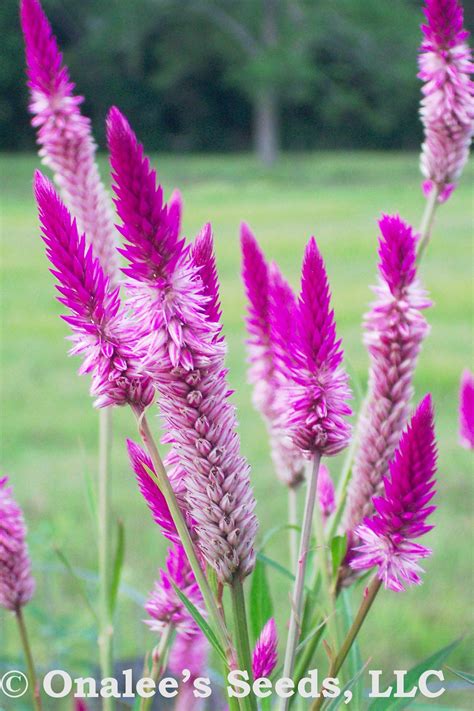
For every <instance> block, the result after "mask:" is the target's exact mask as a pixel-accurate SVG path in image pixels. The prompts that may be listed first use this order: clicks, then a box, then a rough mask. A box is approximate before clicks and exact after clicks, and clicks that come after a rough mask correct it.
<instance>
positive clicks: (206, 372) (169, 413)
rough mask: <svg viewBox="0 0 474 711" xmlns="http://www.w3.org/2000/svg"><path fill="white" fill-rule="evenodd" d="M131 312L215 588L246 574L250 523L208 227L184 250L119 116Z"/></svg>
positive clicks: (112, 119) (115, 115)
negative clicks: (217, 583) (216, 582)
mask: <svg viewBox="0 0 474 711" xmlns="http://www.w3.org/2000/svg"><path fill="white" fill-rule="evenodd" d="M107 124H108V139H109V145H110V149H111V164H112V167H113V171H114V176H113V177H114V181H115V185H114V190H115V192H116V194H117V200H116V204H117V210H118V213H119V215H120V216H121V218H122V221H123V226H122V227H121V228H120V229H121V232H122V234H123V235H124V237H125V240H126V246H125V248H124V250H123V253H124V255H125V256H126V257H127V259H128V261H129V266H128V267H127V269H125V270H124V271H125V273H126V275H127V284H126V287H127V291H128V293H129V295H130V301H129V303H130V305H131V307H132V309H133V310H134V312H135V314H136V316H137V318H138V320H139V322H140V324H141V326H142V327H143V329H145V328H147V329H148V330H147V332H146V333H145V336H144V338H143V339H142V340H141V348H142V349H143V350H144V351H146V354H147V356H146V370H147V372H148V373H149V374H150V376H151V377H152V379H153V381H154V383H155V385H156V387H157V389H158V391H159V394H160V405H161V411H162V414H163V416H164V420H165V430H166V434H165V441H166V442H169V443H171V444H172V445H173V456H174V457H175V458H176V459H177V461H178V462H179V466H180V469H181V470H182V472H183V474H184V483H185V486H186V491H187V493H186V498H187V502H188V509H189V512H190V514H191V517H192V519H193V520H194V521H195V524H196V525H195V532H196V535H197V539H198V542H199V547H200V549H201V551H202V553H203V555H204V557H205V558H206V560H207V561H208V562H209V563H210V564H211V565H212V566H214V568H215V569H216V571H217V573H218V575H219V578H220V580H221V581H225V582H230V581H231V580H232V578H233V577H234V576H235V575H238V576H240V577H244V576H246V575H248V574H249V573H250V572H251V570H252V568H253V565H254V560H255V553H254V548H253V542H254V538H255V533H256V528H257V522H256V518H255V515H254V513H253V510H254V506H255V500H254V497H253V494H252V490H251V488H250V482H249V476H248V465H247V463H246V462H245V460H244V459H243V458H242V457H241V456H240V452H239V447H240V443H239V438H238V435H237V432H236V419H235V412H234V408H233V407H232V406H231V404H230V402H229V395H230V394H231V392H230V390H229V386H228V384H227V381H226V373H227V371H226V369H225V363H224V357H225V343H224V341H223V338H222V336H221V327H220V324H219V322H218V321H215V320H214V319H216V318H217V316H218V314H219V312H220V307H219V303H218V296H217V293H216V291H217V281H216V274H215V264H214V256H213V252H212V239H211V236H210V228H205V229H204V230H203V232H202V233H201V235H199V236H198V237H197V238H196V241H195V243H194V245H193V247H192V249H191V250H190V249H189V248H188V247H186V246H185V244H184V241H183V240H182V239H180V238H179V236H178V231H177V225H176V223H175V221H173V220H172V219H171V218H170V210H169V208H168V207H167V206H166V205H164V204H163V198H162V190H161V188H160V187H157V181H156V174H155V172H154V171H153V170H151V168H150V165H149V162H148V160H147V159H146V158H145V157H144V154H143V149H142V147H141V146H140V144H139V143H138V141H137V139H136V137H135V135H134V134H133V132H132V130H131V128H130V126H129V125H128V123H127V121H126V119H125V118H124V117H123V116H122V115H121V114H120V112H119V111H118V110H117V109H114V110H112V111H111V112H110V114H109V118H108V122H107Z"/></svg>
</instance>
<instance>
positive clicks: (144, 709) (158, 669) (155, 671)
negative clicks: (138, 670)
mask: <svg viewBox="0 0 474 711" xmlns="http://www.w3.org/2000/svg"><path fill="white" fill-rule="evenodd" d="M173 631H174V630H173V625H168V626H167V627H166V629H165V630H164V631H163V634H162V635H161V639H160V641H159V643H158V644H157V645H156V647H155V648H154V649H153V652H152V667H151V675H150V678H151V679H153V681H154V682H155V684H156V683H157V682H158V681H159V679H160V677H161V676H162V674H163V672H164V670H165V668H166V664H167V660H168V654H169V650H170V643H171V641H172V634H173ZM153 698H154V697H153V696H150V697H149V698H145V697H142V700H141V703H140V711H148V709H150V708H151V704H152V702H153Z"/></svg>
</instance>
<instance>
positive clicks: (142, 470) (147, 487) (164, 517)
mask: <svg viewBox="0 0 474 711" xmlns="http://www.w3.org/2000/svg"><path fill="white" fill-rule="evenodd" d="M127 449H128V456H129V459H130V464H131V465H132V469H133V471H134V472H135V476H136V478H137V482H138V486H139V489H140V492H141V494H142V496H143V498H144V499H145V501H146V502H147V504H148V507H149V508H150V511H151V513H152V514H153V518H154V520H155V523H157V524H158V526H159V527H160V528H161V530H162V531H163V535H164V536H166V538H168V539H169V540H170V541H173V542H174V543H179V536H178V532H177V530H176V526H175V524H174V521H173V518H172V516H171V513H170V510H169V508H168V504H167V503H166V499H165V497H164V496H163V494H162V492H161V489H160V488H159V487H158V485H157V484H155V482H154V481H153V479H152V478H151V476H150V474H149V473H148V470H150V471H152V472H153V473H155V468H154V466H153V462H152V461H151V459H150V457H149V456H148V454H147V453H146V452H145V451H144V450H143V449H142V448H141V447H139V446H138V444H135V442H132V441H131V440H129V439H128V440H127ZM169 471H170V470H169ZM171 471H172V470H171ZM173 488H175V487H173Z"/></svg>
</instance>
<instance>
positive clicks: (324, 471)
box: [317, 464, 336, 520]
mask: <svg viewBox="0 0 474 711" xmlns="http://www.w3.org/2000/svg"><path fill="white" fill-rule="evenodd" d="M317 492H318V501H319V508H320V510H321V513H322V515H323V519H324V520H325V519H327V518H328V516H330V515H331V514H332V513H333V512H334V510H335V508H336V500H335V495H334V484H333V481H332V479H331V475H330V473H329V469H328V468H327V466H326V465H325V464H321V466H320V467H319V476H318V483H317Z"/></svg>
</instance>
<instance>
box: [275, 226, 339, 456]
mask: <svg viewBox="0 0 474 711" xmlns="http://www.w3.org/2000/svg"><path fill="white" fill-rule="evenodd" d="M340 345H341V342H340V341H337V340H336V327H335V322H334V312H333V311H332V310H331V309H330V294H329V285H328V280H327V275H326V270H325V267H324V262H323V259H322V257H321V255H320V253H319V250H318V247H317V245H316V240H315V239H314V237H313V238H311V240H310V241H309V243H308V246H307V248H306V251H305V256H304V261H303V270H302V282H301V296H300V299H299V304H298V311H297V328H296V334H295V341H294V344H291V347H290V348H288V349H287V353H286V355H284V358H285V360H286V364H287V368H288V372H289V374H290V377H291V382H289V383H288V384H287V385H286V386H285V388H284V391H283V402H282V403H281V404H280V407H281V412H282V413H283V414H282V417H281V422H282V426H285V427H287V428H288V433H289V435H290V436H291V438H292V440H293V442H294V443H295V445H296V446H297V447H298V448H299V449H300V450H301V453H302V455H303V456H304V457H306V458H308V459H309V458H311V457H312V456H313V455H314V454H315V453H319V454H320V455H327V456H329V455H333V454H337V453H338V452H340V451H341V450H342V449H344V448H345V447H346V446H347V444H348V442H349V439H350V431H351V430H350V425H349V423H348V422H347V421H346V419H345V417H346V416H347V415H350V414H351V409H350V408H349V406H348V405H347V400H348V399H349V398H350V391H349V387H348V379H347V375H346V373H345V372H344V371H343V370H342V368H341V362H342V357H343V353H342V350H341V348H340Z"/></svg>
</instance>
